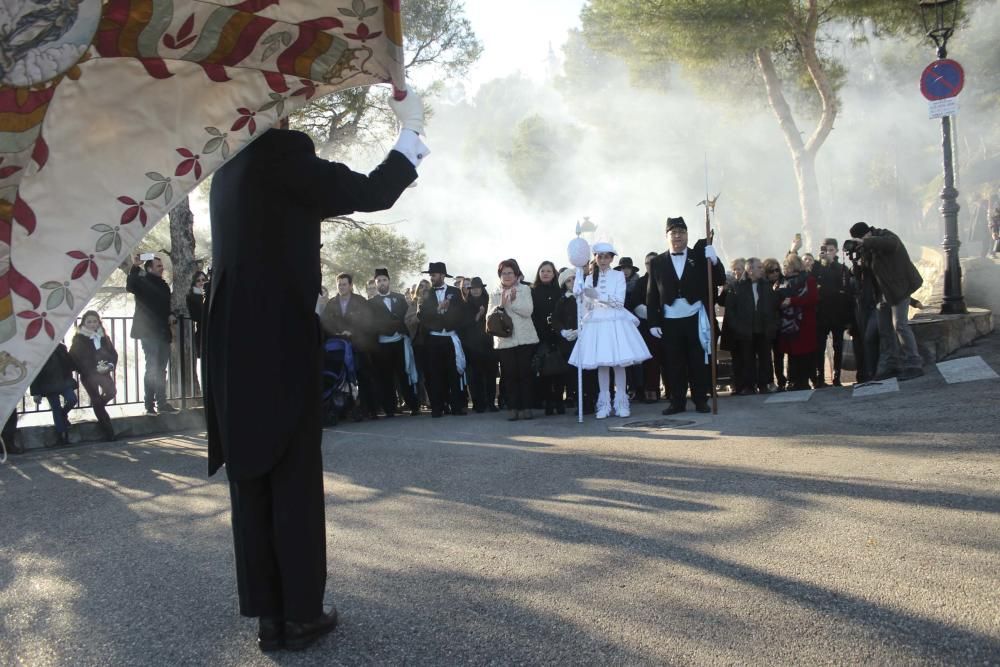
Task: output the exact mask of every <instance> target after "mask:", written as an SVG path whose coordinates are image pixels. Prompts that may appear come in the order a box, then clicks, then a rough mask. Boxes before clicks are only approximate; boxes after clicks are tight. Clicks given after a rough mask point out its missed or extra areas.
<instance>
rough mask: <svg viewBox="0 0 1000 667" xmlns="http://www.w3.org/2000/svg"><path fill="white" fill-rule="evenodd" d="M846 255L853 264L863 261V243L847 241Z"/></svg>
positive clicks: (845, 244) (845, 245)
mask: <svg viewBox="0 0 1000 667" xmlns="http://www.w3.org/2000/svg"><path fill="white" fill-rule="evenodd" d="M844 254H845V255H847V257H848V259H850V260H851V261H852V262H857V261H858V260H859V259H861V241H858V240H856V239H847V240H846V241H844Z"/></svg>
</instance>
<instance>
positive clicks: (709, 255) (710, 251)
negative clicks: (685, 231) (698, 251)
mask: <svg viewBox="0 0 1000 667" xmlns="http://www.w3.org/2000/svg"><path fill="white" fill-rule="evenodd" d="M705 259H710V260H712V264H713V265H715V264H718V263H719V256H718V255H716V254H715V246H710V245H707V246H705Z"/></svg>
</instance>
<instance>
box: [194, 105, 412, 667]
mask: <svg viewBox="0 0 1000 667" xmlns="http://www.w3.org/2000/svg"><path fill="white" fill-rule="evenodd" d="M390 105H392V106H393V111H395V112H396V115H397V117H398V118H399V120H400V121H401V124H402V127H403V130H402V132H401V133H400V138H399V141H398V142H397V143H396V146H395V148H394V150H392V151H390V152H389V155H388V156H387V157H386V159H385V161H384V162H383V163H382V164H381V165H379V166H378V167H377V168H376V169H375V170H374V171H373V172H371V173H370V174H368V175H367V176H366V175H364V174H359V173H355V172H352V171H351V170H350V169H349V168H348V167H347V166H345V165H342V164H336V163H332V162H327V161H326V160H322V159H320V158H318V157H317V156H316V152H315V148H314V146H313V143H312V141H311V140H310V139H309V137H308V136H307V135H305V134H303V133H301V132H291V131H287V130H269V131H267V132H264V133H263V134H262V135H261V136H260V137H258V138H257V139H256V140H255V141H254V142H253V143H251V144H250V145H248V146H246V147H245V148H244V149H243V150H242V151H240V152H239V153H238V154H237V155H236V156H235V157H234V158H233V159H232V160H231V161H230V162H229V163H227V164H226V165H224V166H223V167H222V168H221V169H219V170H218V171H217V172H216V174H215V177H214V179H213V184H212V193H211V199H210V208H211V218H212V266H213V269H214V272H213V276H212V290H211V292H210V295H209V300H208V304H207V306H206V314H205V321H206V325H207V327H206V330H205V333H204V337H203V339H202V340H203V341H204V355H203V357H202V361H203V364H204V371H205V373H204V377H205V385H204V394H205V415H206V421H207V425H208V453H209V469H208V472H209V474H210V475H211V474H214V473H215V472H216V471H217V470H218V469H219V467H220V466H221V465H222V464H223V463H225V465H226V473H227V476H228V477H229V490H230V497H231V499H232V522H233V542H234V547H235V555H236V578H237V584H238V589H239V601H240V613H241V614H243V615H244V616H256V617H259V618H260V624H259V631H258V636H257V641H258V645H259V647H260V649H261V650H263V651H270V650H274V649H277V648H281V647H286V648H289V649H301V648H305V647H306V646H308V645H309V644H311V643H312V642H314V641H316V640H317V639H318V638H319V637H321V636H322V635H324V634H325V633H327V632H330V631H331V630H332V629H333V627H334V626H335V625H336V621H337V615H336V610H335V609H330V610H327V611H324V609H323V596H324V590H325V588H326V529H327V527H326V519H325V516H324V497H323V457H322V451H321V435H322V432H321V405H320V390H321V385H320V367H321V359H322V356H321V342H322V331H321V329H320V323H319V319H318V318H317V316H316V295H317V294H318V293H319V288H320V262H319V247H320V223H321V222H322V221H323V220H324V219H326V218H331V217H334V216H337V215H346V214H349V213H352V212H355V211H378V210H383V209H387V208H390V207H391V206H392V205H393V203H394V202H395V201H396V199H397V198H398V197H399V196H400V194H402V192H403V190H405V189H406V187H407V186H408V185H409V184H410V183H412V182H413V181H414V180H415V179H416V177H417V172H416V169H415V168H414V167H415V166H416V165H417V164H418V163H419V161H420V159H422V158H423V156H424V155H426V153H427V148H426V146H424V145H423V144H422V143H421V142H420V139H419V136H418V134H419V133H420V132H421V131H422V130H423V106H422V104H421V102H420V99H419V98H418V97H417V96H416V95H415V94H413V93H412V92H411V93H409V94H408V95H407V96H406V98H405V99H404V100H402V101H401V102H395V101H391V102H390Z"/></svg>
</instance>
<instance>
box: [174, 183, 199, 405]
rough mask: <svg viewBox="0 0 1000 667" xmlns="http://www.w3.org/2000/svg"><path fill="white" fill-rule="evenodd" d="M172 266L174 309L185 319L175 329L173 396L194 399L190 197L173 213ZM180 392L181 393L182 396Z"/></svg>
mask: <svg viewBox="0 0 1000 667" xmlns="http://www.w3.org/2000/svg"><path fill="white" fill-rule="evenodd" d="M169 216H170V264H171V273H172V275H173V285H172V287H173V294H172V295H171V297H170V306H171V310H172V311H173V312H175V313H177V314H178V315H179V316H181V318H180V319H179V321H178V323H177V326H176V327H174V342H173V345H172V346H171V347H172V350H171V355H170V356H171V359H170V362H171V363H170V368H171V372H170V385H171V395H172V396H178V395H180V396H192V395H194V393H195V388H196V386H197V384H196V383H197V378H196V377H195V373H194V369H195V366H196V365H197V364H195V363H194V346H193V345H192V342H193V338H194V329H193V328H192V326H191V320H190V319H189V317H190V313H188V312H187V293H188V292H189V291H190V289H191V278H192V277H194V273H195V271H197V270H198V264H197V262H196V261H195V258H194V250H195V240H194V214H193V213H192V212H191V204H190V201H189V200H188V198H187V197H185V198H184V199H183V200H181V201H180V203H178V204H177V206H175V207H174V208H172V209H171V210H170V214H169ZM179 392H180V393H179Z"/></svg>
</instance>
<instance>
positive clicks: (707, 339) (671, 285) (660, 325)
mask: <svg viewBox="0 0 1000 667" xmlns="http://www.w3.org/2000/svg"><path fill="white" fill-rule="evenodd" d="M667 242H668V244H669V246H670V249H669V250H668V251H667V252H665V253H663V254H661V255H658V256H656V257H654V258H653V259H652V260H651V261H650V263H649V284H648V285H647V289H646V311H647V316H648V318H649V333H650V335H652V336H653V337H654V338H658V339H660V341H661V344H662V346H663V347H662V354H663V357H662V358H663V363H664V368H665V371H666V375H667V384H668V386H669V389H670V405H669V406H668V407H667V408H666V409H665V410H664V411H663V414H665V415H672V414H676V413H678V412H684V410H685V406H686V403H687V390H688V384H689V383H690V385H691V399H692V400H693V401H694V405H695V409H696V410H697V411H698V412H711V408H709V407H708V398H709V395H710V394H709V392H710V391H711V384H712V379H711V378H712V376H711V370H710V368H709V357H710V355H711V351H712V345H711V336H714V335H715V326H714V321H713V320H714V319H715V313H709V312H708V289H709V286H708V265H707V262H709V261H711V262H712V282H713V285H716V286H718V285H721V284H723V283H724V282H725V280H726V272H725V270H724V269H723V268H722V265H721V263H720V262H719V258H718V256H717V255H716V254H715V248H714V247H712V246H711V245H706V244H704V243H703V242H702V241H699V242H698V243H697V244H696V245H695V247H693V248H689V247H688V244H687V242H688V231H687V224H686V223H685V222H684V218H680V217H678V218H667Z"/></svg>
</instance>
